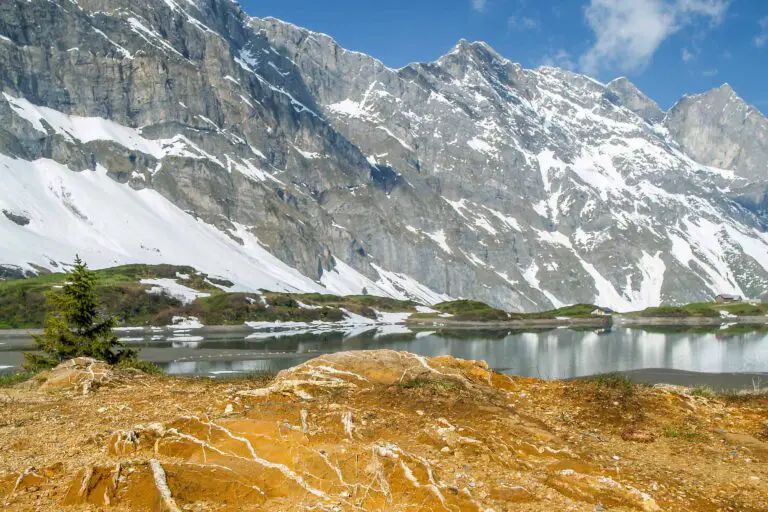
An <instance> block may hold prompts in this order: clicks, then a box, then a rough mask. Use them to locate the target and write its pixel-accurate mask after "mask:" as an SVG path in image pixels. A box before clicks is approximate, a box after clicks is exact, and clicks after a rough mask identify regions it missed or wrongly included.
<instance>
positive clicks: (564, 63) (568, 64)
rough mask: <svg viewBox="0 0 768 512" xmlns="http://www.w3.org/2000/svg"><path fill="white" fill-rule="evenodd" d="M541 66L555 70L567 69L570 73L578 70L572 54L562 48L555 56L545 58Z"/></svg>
mask: <svg viewBox="0 0 768 512" xmlns="http://www.w3.org/2000/svg"><path fill="white" fill-rule="evenodd" d="M541 65H542V66H550V67H553V68H560V69H567V70H568V71H572V70H573V69H574V68H576V63H575V62H573V57H572V56H571V54H570V53H568V52H567V51H565V50H563V49H562V48H561V49H559V50H558V51H557V53H555V54H554V55H547V56H545V57H544V58H543V59H542V61H541Z"/></svg>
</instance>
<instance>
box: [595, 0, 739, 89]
mask: <svg viewBox="0 0 768 512" xmlns="http://www.w3.org/2000/svg"><path fill="white" fill-rule="evenodd" d="M729 3H730V0H590V4H589V5H588V6H587V8H586V10H585V17H586V19H587V23H588V24H589V26H590V28H591V29H592V31H593V32H594V33H595V38H596V39H595V43H594V45H593V46H592V47H591V48H590V49H589V50H588V51H587V52H586V53H585V54H584V55H582V56H581V59H580V66H581V68H582V69H583V70H584V71H585V72H587V73H591V74H596V73H598V72H599V71H601V70H604V69H613V68H618V69H620V70H621V71H624V72H631V71H637V70H640V69H642V68H644V67H645V66H646V65H647V64H648V62H650V60H651V57H652V56H653V54H654V53H656V50H657V49H658V48H659V46H660V45H661V43H662V42H664V40H665V39H667V38H668V37H669V36H671V35H672V34H674V33H675V32H677V31H678V30H680V29H681V28H683V27H684V26H686V25H688V24H690V23H692V22H694V21H695V20H696V19H702V18H703V19H708V20H709V22H710V23H711V24H712V25H717V24H720V23H722V21H723V19H724V18H725V14H726V11H727V9H728V5H729Z"/></svg>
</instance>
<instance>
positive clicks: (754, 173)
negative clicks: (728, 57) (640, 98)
mask: <svg viewBox="0 0 768 512" xmlns="http://www.w3.org/2000/svg"><path fill="white" fill-rule="evenodd" d="M666 125H667V126H668V127H669V131H670V133H671V134H672V136H673V137H674V139H675V140H676V141H677V142H678V143H679V144H680V147H681V148H682V149H683V150H684V151H685V152H686V153H687V154H688V155H690V156H691V157H692V158H693V159H695V160H697V161H699V162H702V163H705V164H707V165H712V166H714V167H719V168H721V169H732V170H733V171H735V172H736V174H738V175H739V176H743V177H745V178H747V179H749V180H755V181H760V180H765V179H766V178H768V120H767V119H766V118H765V117H764V116H763V115H762V114H761V113H760V111H759V110H757V109H756V108H754V107H752V106H750V105H748V104H747V103H746V102H745V101H744V100H742V99H741V98H740V97H739V96H738V95H737V94H736V92H735V91H734V90H733V88H731V86H730V85H728V84H724V85H723V86H721V87H718V88H717V89H713V90H711V91H709V92H707V93H705V94H701V95H698V96H689V97H685V98H683V99H682V100H680V101H679V102H678V103H677V104H676V105H675V106H674V107H672V109H671V110H670V111H669V115H668V116H667V121H666Z"/></svg>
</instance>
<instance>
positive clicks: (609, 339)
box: [0, 326, 768, 386]
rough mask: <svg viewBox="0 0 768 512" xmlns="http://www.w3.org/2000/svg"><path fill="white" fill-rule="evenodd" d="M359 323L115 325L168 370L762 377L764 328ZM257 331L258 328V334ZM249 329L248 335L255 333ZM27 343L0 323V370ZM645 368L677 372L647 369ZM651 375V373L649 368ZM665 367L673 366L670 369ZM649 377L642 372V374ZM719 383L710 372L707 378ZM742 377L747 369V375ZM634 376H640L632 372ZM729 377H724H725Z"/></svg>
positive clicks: (13, 363)
mask: <svg viewBox="0 0 768 512" xmlns="http://www.w3.org/2000/svg"><path fill="white" fill-rule="evenodd" d="M393 327H394V329H393V328H388V329H385V330H378V331H377V330H376V329H375V328H374V329H372V330H369V331H367V332H362V333H360V332H358V333H346V334H345V333H334V332H326V333H320V334H317V333H315V334H312V333H303V334H295V335H283V336H278V337H269V336H274V335H272V334H270V335H264V334H257V335H255V336H254V334H253V331H250V330H247V329H229V330H215V329H214V330H211V329H207V328H205V329H201V330H191V331H184V332H179V331H176V332H174V331H171V330H157V329H156V330H154V331H150V332H139V331H124V332H121V333H120V334H121V336H123V337H124V338H125V343H127V344H129V345H131V346H135V347H136V348H139V349H140V357H141V358H142V359H146V360H149V361H152V362H155V363H157V364H158V365H159V366H161V367H162V368H164V369H165V370H166V371H167V372H168V373H169V374H172V375H209V376H218V377H224V376H227V375H233V374H238V373H252V372H264V371H268V372H274V371H278V370H282V369H284V368H289V367H291V366H295V365H297V364H299V363H302V362H304V361H307V360H309V359H311V358H313V357H317V356H318V355H320V354H325V353H331V352H339V351H346V350H371V349H392V350H403V351H408V352H414V353H417V354H421V355H425V356H438V355H453V356H456V357H459V358H464V359H482V360H485V361H487V362H488V364H489V365H490V366H491V367H492V368H494V369H496V370H499V371H502V372H505V373H510V374H515V375H524V376H532V377H541V378H546V379H568V378H574V377H582V376H588V375H593V374H598V373H608V372H630V375H631V374H632V373H633V371H637V370H644V371H643V372H634V373H635V374H636V375H639V376H640V377H643V376H644V377H646V378H647V380H651V381H654V380H656V381H672V382H675V381H676V380H680V379H679V377H680V376H681V375H685V372H701V373H708V374H721V375H725V374H744V375H741V378H740V379H739V376H733V375H732V377H735V378H736V380H737V381H739V383H740V384H739V385H746V383H747V382H749V381H751V380H754V378H755V377H757V378H758V380H759V379H763V380H762V384H763V386H766V385H768V335H767V334H766V333H765V332H762V333H760V332H755V333H748V334H739V335H733V336H724V335H721V334H719V333H693V334H692V333H658V332H648V331H645V330H641V329H630V328H623V327H614V328H613V329H611V330H609V331H579V330H571V329H553V330H549V331H546V332H524V333H519V332H507V331H441V332H420V333H412V332H407V331H408V330H407V329H405V328H404V327H402V326H393ZM265 336H267V337H266V338H265ZM254 338H255V339H254ZM31 346H32V342H31V339H30V338H29V337H28V336H25V335H24V334H23V333H16V334H10V333H8V332H6V333H3V332H2V331H0V372H6V373H7V372H12V371H15V370H16V369H17V368H18V366H19V365H20V364H21V362H22V352H23V351H24V350H29V349H30V348H31ZM650 369H661V370H676V371H678V372H669V371H666V372H663V371H662V372H659V371H648V370H650ZM654 375H655V376H656V377H654ZM670 375H673V376H674V375H676V376H677V377H676V378H671V377H670ZM649 376H650V377H649ZM711 377H712V376H710V381H708V383H709V384H710V385H711V384H712V383H714V384H718V383H722V379H719V378H717V376H715V378H714V381H711ZM747 377H748V378H747ZM641 380H642V379H641ZM731 381H733V379H731Z"/></svg>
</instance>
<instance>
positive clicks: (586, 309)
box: [512, 304, 608, 320]
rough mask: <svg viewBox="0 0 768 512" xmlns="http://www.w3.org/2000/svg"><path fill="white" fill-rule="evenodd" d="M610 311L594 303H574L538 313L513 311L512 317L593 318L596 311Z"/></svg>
mask: <svg viewBox="0 0 768 512" xmlns="http://www.w3.org/2000/svg"><path fill="white" fill-rule="evenodd" d="M596 310H598V311H608V310H606V309H605V308H601V307H598V306H596V305H594V304H574V305H572V306H565V307H562V308H558V309H551V310H549V311H540V312H538V313H513V314H512V318H514V319H519V320H548V319H555V318H558V317H559V318H593V317H594V315H593V314H592V313H593V312H594V311H596Z"/></svg>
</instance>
